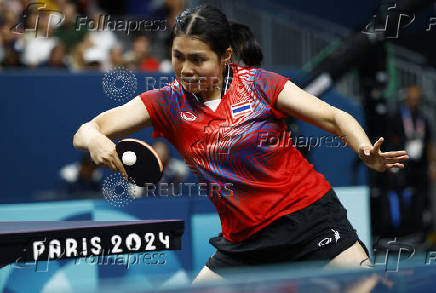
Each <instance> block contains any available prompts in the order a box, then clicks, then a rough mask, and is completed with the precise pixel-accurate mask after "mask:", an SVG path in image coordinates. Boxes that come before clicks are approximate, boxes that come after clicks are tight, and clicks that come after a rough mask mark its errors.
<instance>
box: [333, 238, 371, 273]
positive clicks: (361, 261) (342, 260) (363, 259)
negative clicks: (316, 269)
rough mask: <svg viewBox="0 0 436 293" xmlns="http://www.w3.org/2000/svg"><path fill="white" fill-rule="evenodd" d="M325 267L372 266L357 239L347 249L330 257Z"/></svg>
mask: <svg viewBox="0 0 436 293" xmlns="http://www.w3.org/2000/svg"><path fill="white" fill-rule="evenodd" d="M326 267H356V268H357V267H365V268H372V267H373V266H372V264H371V262H370V260H369V258H368V256H367V255H366V253H365V250H364V249H363V247H362V246H361V245H360V243H359V242H358V241H356V243H354V244H353V245H352V246H351V247H349V248H348V249H346V250H344V251H342V252H341V253H340V254H339V255H337V256H336V257H335V258H334V259H332V260H331V261H330V262H329V263H328V264H327V265H326Z"/></svg>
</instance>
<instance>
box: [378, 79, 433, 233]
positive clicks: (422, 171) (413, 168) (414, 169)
mask: <svg viewBox="0 0 436 293" xmlns="http://www.w3.org/2000/svg"><path fill="white" fill-rule="evenodd" d="M420 103H421V91H420V89H419V88H418V87H417V86H411V87H409V88H408V89H407V92H406V99H405V101H404V104H403V105H401V106H400V107H399V109H398V111H397V112H395V113H394V114H393V115H391V117H390V118H389V123H390V125H389V130H390V133H389V137H388V139H387V140H386V141H387V142H388V144H389V145H387V146H388V147H389V148H390V149H399V150H400V149H404V150H406V151H407V152H408V155H409V157H410V159H409V161H407V162H406V163H405V169H403V170H399V169H395V170H393V169H392V170H390V172H388V182H387V183H388V184H389V186H390V190H389V191H388V194H387V196H388V201H389V207H390V213H391V220H392V225H393V228H396V229H399V232H400V233H402V234H407V233H411V232H412V231H418V232H425V230H427V228H428V226H429V224H430V223H431V217H432V215H431V204H430V198H429V191H430V182H431V181H433V182H434V183H436V150H435V147H434V144H433V142H432V130H431V127H430V124H429V122H428V119H427V118H426V117H425V115H424V114H423V113H422V112H421V110H420V108H419V105H420Z"/></svg>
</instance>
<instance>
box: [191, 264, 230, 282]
mask: <svg viewBox="0 0 436 293" xmlns="http://www.w3.org/2000/svg"><path fill="white" fill-rule="evenodd" d="M220 280H224V278H223V277H221V276H220V275H218V274H217V273H214V272H212V271H211V270H210V269H209V268H208V267H206V266H204V267H203V268H202V269H201V271H200V272H199V273H198V275H197V277H195V279H194V281H192V285H197V284H204V283H207V282H211V281H220Z"/></svg>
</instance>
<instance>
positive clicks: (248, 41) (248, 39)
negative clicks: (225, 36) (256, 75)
mask: <svg viewBox="0 0 436 293" xmlns="http://www.w3.org/2000/svg"><path fill="white" fill-rule="evenodd" d="M230 29H231V32H232V34H231V46H232V49H233V55H232V59H233V61H234V62H236V63H240V64H241V65H246V66H253V67H259V66H260V65H261V64H262V59H263V54H262V49H261V48H260V45H259V43H258V42H257V41H256V38H255V37H254V35H253V32H252V31H251V29H250V27H248V26H246V25H244V24H240V23H237V22H231V23H230Z"/></svg>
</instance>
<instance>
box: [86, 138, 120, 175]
mask: <svg viewBox="0 0 436 293" xmlns="http://www.w3.org/2000/svg"><path fill="white" fill-rule="evenodd" d="M88 150H89V154H90V156H91V159H92V160H93V161H94V163H95V164H96V165H98V166H103V167H106V168H109V169H111V170H112V171H114V172H120V174H121V176H123V178H124V179H126V180H127V178H128V177H127V173H126V170H125V169H124V166H123V163H121V161H120V159H119V158H118V153H117V151H116V149H115V144H114V143H113V141H112V140H110V139H109V138H108V137H107V136H105V135H103V134H102V135H96V136H94V137H93V138H92V139H91V140H90V141H89V144H88Z"/></svg>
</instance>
